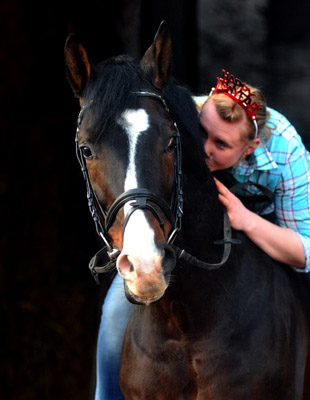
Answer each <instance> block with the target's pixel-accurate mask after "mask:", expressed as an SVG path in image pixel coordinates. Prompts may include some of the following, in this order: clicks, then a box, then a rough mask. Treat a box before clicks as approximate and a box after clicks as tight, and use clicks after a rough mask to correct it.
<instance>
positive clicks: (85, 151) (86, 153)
mask: <svg viewBox="0 0 310 400" xmlns="http://www.w3.org/2000/svg"><path fill="white" fill-rule="evenodd" d="M81 151H82V153H83V156H84V157H85V158H88V159H89V158H92V152H91V149H90V148H89V147H87V146H82V147H81Z"/></svg>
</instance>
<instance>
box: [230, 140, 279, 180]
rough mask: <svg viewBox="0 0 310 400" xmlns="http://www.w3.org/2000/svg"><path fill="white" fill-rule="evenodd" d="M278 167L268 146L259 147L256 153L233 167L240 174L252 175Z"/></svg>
mask: <svg viewBox="0 0 310 400" xmlns="http://www.w3.org/2000/svg"><path fill="white" fill-rule="evenodd" d="M274 168H278V165H277V163H276V162H275V161H274V160H273V158H272V155H271V153H270V151H269V150H268V149H267V148H266V147H257V148H256V149H255V150H254V153H253V154H251V155H250V156H248V157H247V158H246V159H245V160H244V161H241V162H240V163H239V164H238V165H237V166H235V167H233V170H234V173H237V174H239V175H251V174H252V173H253V172H254V171H255V170H256V171H268V170H271V169H274Z"/></svg>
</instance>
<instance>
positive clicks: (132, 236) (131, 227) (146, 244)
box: [118, 109, 160, 272]
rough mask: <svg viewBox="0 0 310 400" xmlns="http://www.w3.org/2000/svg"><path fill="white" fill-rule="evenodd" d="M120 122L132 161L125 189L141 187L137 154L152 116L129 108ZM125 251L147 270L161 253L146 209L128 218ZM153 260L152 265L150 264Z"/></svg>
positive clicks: (125, 207) (127, 207)
mask: <svg viewBox="0 0 310 400" xmlns="http://www.w3.org/2000/svg"><path fill="white" fill-rule="evenodd" d="M118 123H119V124H120V125H121V126H122V127H123V128H124V129H125V131H126V133H127V135H128V141H129V163H128V168H127V173H126V178H125V183H124V191H127V190H129V189H135V188H137V187H138V181H137V173H136V164H135V156H136V150H137V143H138V140H139V137H140V136H141V135H143V134H145V133H146V131H147V129H148V128H149V118H148V115H147V113H146V111H145V110H143V109H139V110H127V111H125V112H124V113H123V115H122V117H121V119H120V120H119V121H118ZM130 209H131V206H130V204H129V203H126V204H125V206H124V213H125V215H126V214H127V213H128V211H129V210H130ZM123 252H125V253H126V254H129V256H133V257H135V259H136V257H138V258H139V261H140V263H141V264H143V267H144V270H145V272H147V270H148V269H149V268H148V266H149V267H151V266H152V265H153V263H154V256H155V257H156V258H157V257H160V252H159V250H158V249H157V248H156V246H155V242H154V232H153V230H152V229H151V227H150V225H149V223H148V221H147V220H146V218H145V215H144V213H143V211H140V210H137V211H135V212H134V213H133V214H132V215H131V217H130V218H129V221H128V224H127V226H126V229H125V233H124V247H123ZM151 264H152V265H151Z"/></svg>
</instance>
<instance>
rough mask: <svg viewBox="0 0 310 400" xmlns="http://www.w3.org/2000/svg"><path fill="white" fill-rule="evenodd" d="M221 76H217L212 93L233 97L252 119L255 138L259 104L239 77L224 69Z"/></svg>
mask: <svg viewBox="0 0 310 400" xmlns="http://www.w3.org/2000/svg"><path fill="white" fill-rule="evenodd" d="M222 73H223V77H222V78H219V77H218V78H217V84H216V87H215V88H214V89H212V93H223V94H226V95H227V96H229V97H230V98H231V99H233V100H234V101H235V102H236V103H237V104H239V105H240V106H241V107H242V108H243V109H244V111H245V112H246V113H247V115H248V116H249V117H250V119H251V120H252V121H253V123H254V126H255V138H256V137H257V134H258V127H257V122H256V114H255V112H256V111H257V110H258V108H259V105H258V104H257V103H256V102H255V101H253V99H252V98H253V97H256V95H255V94H254V93H251V90H250V89H249V88H248V87H247V86H246V85H245V84H244V83H243V82H241V81H240V79H238V78H235V77H234V75H233V74H231V73H229V72H228V71H226V70H225V69H223V70H222Z"/></svg>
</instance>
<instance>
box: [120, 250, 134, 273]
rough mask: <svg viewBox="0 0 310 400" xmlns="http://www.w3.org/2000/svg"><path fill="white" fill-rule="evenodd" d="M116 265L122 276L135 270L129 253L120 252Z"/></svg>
mask: <svg viewBox="0 0 310 400" xmlns="http://www.w3.org/2000/svg"><path fill="white" fill-rule="evenodd" d="M116 267H117V269H118V271H119V273H120V275H121V276H123V277H124V276H125V275H126V274H128V273H132V272H134V270H135V269H134V266H133V264H132V262H131V261H130V260H129V258H128V255H127V254H120V255H119V256H118V259H117V261H116Z"/></svg>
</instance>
